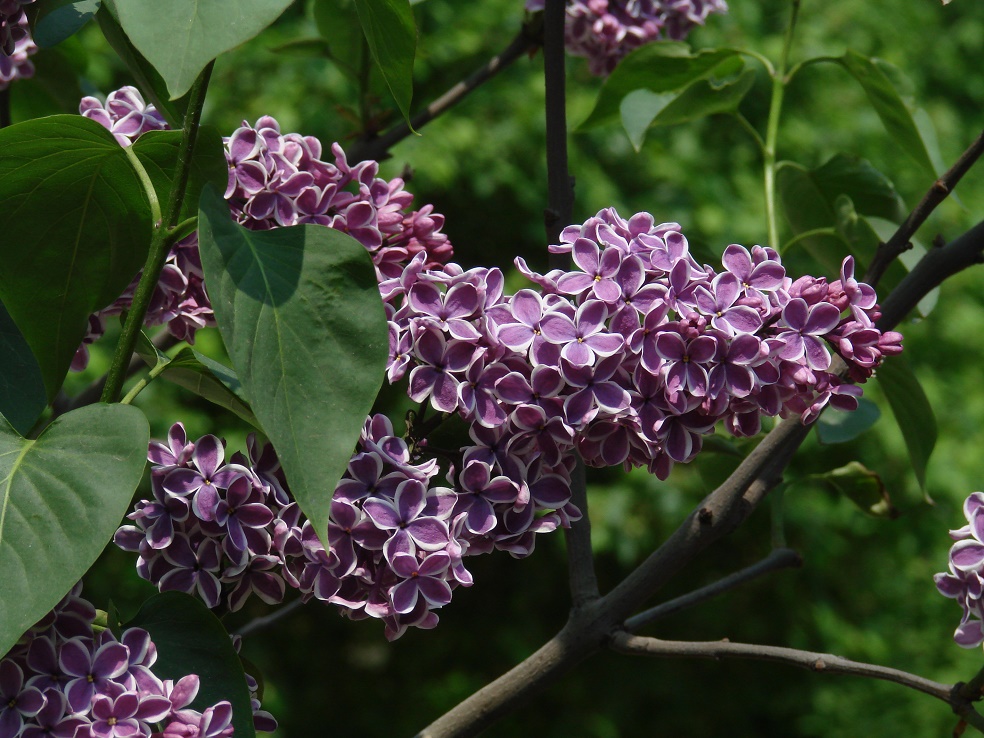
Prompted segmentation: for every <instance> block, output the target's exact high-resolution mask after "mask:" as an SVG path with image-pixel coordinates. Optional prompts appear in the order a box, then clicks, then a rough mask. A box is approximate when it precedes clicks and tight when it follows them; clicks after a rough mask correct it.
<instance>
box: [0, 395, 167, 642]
mask: <svg viewBox="0 0 984 738" xmlns="http://www.w3.org/2000/svg"><path fill="white" fill-rule="evenodd" d="M149 440H150V429H149V427H148V425H147V419H146V418H145V417H144V416H143V413H141V412H140V410H138V409H137V408H135V407H129V406H127V405H90V406H88V407H83V408H80V409H78V410H74V411H72V412H70V413H66V414H65V415H62V416H61V417H59V418H58V419H56V420H55V421H54V422H53V423H52V424H51V425H50V426H48V428H47V429H46V430H45V431H44V433H42V434H41V436H40V437H39V438H38V439H37V440H27V439H24V438H22V437H21V436H20V435H19V434H18V433H17V432H16V431H14V430H13V428H11V427H10V426H9V425H8V424H7V423H6V422H5V421H3V420H2V419H0V480H2V481H0V571H2V572H3V576H2V577H0V654H4V653H6V652H7V651H9V650H10V648H11V647H12V646H13V645H14V643H16V642H17V639H18V638H20V636H21V635H22V634H23V633H24V631H26V630H27V629H28V628H30V627H31V626H32V625H33V624H34V623H35V622H37V620H39V619H40V618H41V617H42V616H44V614H45V613H47V612H48V611H49V610H50V609H51V608H52V607H54V606H55V605H56V604H57V603H58V601H59V600H60V599H61V598H62V597H63V596H64V595H65V593H66V592H68V590H69V589H71V588H72V587H73V586H74V585H75V583H76V582H77V581H78V580H79V578H80V577H81V576H82V575H83V574H84V573H85V572H86V570H87V569H88V568H89V567H90V566H91V565H92V563H93V562H94V561H95V560H96V558H97V557H98V556H99V554H100V553H102V550H103V548H104V547H105V545H106V543H107V542H108V541H109V540H110V538H112V536H113V533H114V531H115V530H116V528H117V527H118V526H119V524H120V520H121V519H122V517H123V515H124V514H125V513H126V510H127V508H128V507H129V505H130V498H131V496H132V494H133V491H134V490H135V489H136V487H137V484H138V483H139V482H140V477H141V476H142V475H143V469H144V464H145V462H146V460H147V444H148V443H149Z"/></svg>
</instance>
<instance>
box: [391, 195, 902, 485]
mask: <svg viewBox="0 0 984 738" xmlns="http://www.w3.org/2000/svg"><path fill="white" fill-rule="evenodd" d="M679 229H680V227H679V225H677V224H675V223H663V224H656V223H655V221H654V219H653V218H652V216H651V215H649V214H648V213H638V214H636V215H634V216H632V217H631V218H630V219H629V220H624V219H623V218H621V217H620V216H619V215H618V214H617V213H616V212H615V211H614V210H612V209H608V210H603V211H601V212H600V213H598V215H597V216H596V217H593V218H590V219H589V220H588V221H587V222H585V223H584V224H583V225H580V226H570V227H568V228H567V229H565V230H564V232H563V234H562V238H561V243H560V244H559V245H556V246H552V247H551V250H552V251H553V252H554V253H569V254H571V256H572V257H573V261H574V264H575V268H574V269H573V270H572V271H569V272H565V271H562V270H555V271H552V272H550V273H548V274H546V275H541V274H537V273H535V272H533V271H532V270H530V269H529V267H527V265H526V264H525V262H523V261H522V260H521V259H517V266H518V268H519V269H520V271H521V272H522V273H523V274H525V275H526V276H527V277H528V278H529V279H530V280H531V281H532V282H534V283H535V284H536V285H537V287H538V289H537V290H532V289H524V290H520V291H519V292H517V293H516V294H515V295H512V296H504V295H503V292H502V282H503V280H502V274H501V273H500V272H499V271H498V270H495V269H491V270H490V269H472V270H469V271H462V270H461V269H460V268H459V267H457V266H456V265H454V264H448V265H446V266H445V267H443V268H442V269H440V270H433V269H431V270H428V269H426V268H424V265H423V263H422V262H421V260H420V259H419V258H417V259H414V260H412V261H411V262H410V264H409V265H408V266H407V268H406V270H405V271H404V273H403V275H402V276H401V277H400V278H399V279H395V280H388V281H386V282H384V283H383V284H381V286H380V287H381V290H382V292H383V297H384V299H385V300H386V302H387V308H388V310H389V315H390V347H391V352H390V354H391V355H390V362H389V367H388V376H389V379H390V381H391V382H393V381H396V380H398V379H399V378H401V377H402V376H403V375H404V374H407V373H408V374H409V383H410V387H409V394H410V397H411V398H412V399H413V400H415V401H418V402H428V401H429V403H430V405H431V406H432V407H433V408H434V409H435V410H438V411H440V412H442V413H458V414H459V415H461V416H462V417H463V418H464V419H465V420H466V421H468V422H469V423H471V424H472V428H473V434H481V435H482V437H483V440H484V441H485V442H486V443H489V445H492V443H493V442H494V443H497V444H498V445H499V446H500V447H501V448H502V449H503V450H504V452H505V455H506V456H511V455H513V454H518V455H519V456H520V458H516V459H512V460H511V461H510V462H509V464H511V465H514V466H517V465H518V466H520V467H523V468H529V467H530V464H531V462H532V461H533V460H534V459H535V460H536V461H537V462H538V463H539V467H538V468H539V469H546V470H548V472H547V473H553V471H552V470H553V469H555V468H556V467H557V465H558V464H564V463H569V458H570V455H571V453H572V452H573V450H574V449H575V448H576V449H577V451H578V453H579V454H580V455H581V456H582V457H583V458H584V460H585V462H586V463H587V464H589V465H592V466H599V467H604V466H613V465H618V464H624V465H626V466H627V467H628V466H631V465H635V466H647V467H648V468H649V469H650V470H651V471H652V472H653V473H655V474H656V475H657V476H659V477H660V478H665V477H666V476H667V474H668V473H669V471H670V468H671V466H672V464H673V462H686V461H689V460H690V459H692V458H693V457H694V456H695V455H696V454H697V453H698V452H699V451H700V449H701V439H702V437H703V436H704V435H706V434H708V433H711V432H713V429H714V427H715V425H716V424H717V423H718V422H723V423H724V426H725V427H726V428H727V430H728V431H729V432H731V433H732V434H734V435H737V436H750V435H755V434H756V433H758V432H759V430H760V428H761V416H763V415H767V416H775V415H782V416H784V417H786V416H790V415H801V416H802V418H803V421H804V422H809V421H812V420H813V419H814V418H816V416H817V415H818V414H819V412H820V411H821V410H822V409H823V407H825V406H826V405H827V404H832V405H834V406H836V407H839V408H842V409H853V408H855V407H856V406H857V399H856V398H857V396H858V395H860V394H861V389H860V388H859V387H857V386H855V385H853V384H849V383H847V382H845V381H843V380H842V379H840V378H839V377H838V376H837V374H835V373H833V372H832V371H830V369H831V365H832V357H831V352H832V351H833V352H834V353H837V354H839V355H840V356H841V358H843V359H844V361H845V362H846V364H847V366H848V371H849V375H850V378H851V379H852V380H853V381H855V382H863V381H864V380H865V379H866V378H867V377H868V376H870V375H871V373H872V371H873V370H874V368H875V367H876V366H877V365H878V363H879V362H880V361H881V358H882V356H883V355H887V354H894V353H898V352H899V351H901V335H900V334H898V333H894V332H886V333H882V332H880V331H879V330H878V329H877V328H875V325H874V321H875V320H876V319H877V318H878V315H879V313H878V309H877V305H876V297H875V293H874V290H872V289H871V287H869V286H868V285H866V284H863V283H859V282H858V281H857V280H856V279H855V278H854V266H853V260H852V259H851V258H848V259H845V261H844V264H843V267H842V269H841V274H840V279H839V280H837V281H835V282H833V283H830V284H828V283H827V281H826V280H825V279H822V278H821V279H815V278H813V277H803V278H801V279H799V280H797V281H795V282H793V281H792V280H791V279H790V278H789V277H787V276H786V272H785V269H784V268H783V266H782V264H781V263H780V259H779V255H778V254H777V253H776V252H775V251H773V250H772V249H767V248H761V247H754V248H753V249H752V250H751V251H749V250H747V249H745V248H744V247H742V246H739V245H734V244H733V245H731V246H729V247H728V248H727V249H726V250H725V252H724V255H723V257H722V261H723V266H724V270H723V271H721V272H720V273H718V272H716V271H715V270H714V269H713V268H712V267H710V266H707V265H703V266H702V265H700V264H699V263H698V262H697V261H696V260H695V259H694V258H693V257H692V256H691V255H690V252H689V247H688V244H687V239H686V238H685V237H684V236H683V234H682V233H680V230H679ZM485 439H488V440H485ZM493 439H494V440H493ZM531 449H532V451H531ZM530 453H532V454H533V455H532V456H530V455H529V454H530ZM524 454H525V455H524ZM500 473H504V474H506V476H508V477H510V478H511V479H513V480H514V481H515V482H516V483H517V484H521V483H523V481H529V482H530V483H532V480H523V479H520V478H518V477H516V476H514V475H513V474H511V473H510V472H509V471H508V470H507V469H506V468H505V467H503V468H502V470H501V472H500ZM561 504H562V503H561Z"/></svg>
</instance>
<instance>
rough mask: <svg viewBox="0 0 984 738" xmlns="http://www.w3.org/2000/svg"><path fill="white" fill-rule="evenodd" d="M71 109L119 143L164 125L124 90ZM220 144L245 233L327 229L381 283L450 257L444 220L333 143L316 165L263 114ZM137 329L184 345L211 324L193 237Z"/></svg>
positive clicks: (315, 158) (78, 365) (102, 315)
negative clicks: (423, 258)
mask: <svg viewBox="0 0 984 738" xmlns="http://www.w3.org/2000/svg"><path fill="white" fill-rule="evenodd" d="M80 112H81V113H82V115H84V116H86V117H87V118H91V119H92V120H95V121H96V122H98V123H100V124H101V125H103V126H104V127H105V128H106V129H108V130H109V131H111V132H112V133H113V135H114V136H115V137H116V139H117V141H119V142H120V144H121V145H123V146H129V145H131V144H132V142H133V141H135V140H136V139H137V138H138V137H139V136H141V135H142V134H143V133H146V132H147V131H153V130H162V129H166V128H167V127H168V126H167V123H166V122H165V121H164V119H163V117H161V115H160V113H158V112H157V110H156V109H155V108H154V106H153V105H149V104H147V103H145V102H144V100H143V98H142V97H141V96H140V93H139V92H138V91H137V90H136V89H135V88H133V87H123V88H121V89H120V90H117V91H115V92H112V93H110V95H109V96H108V98H107V99H106V104H105V105H103V104H102V103H100V102H99V100H97V99H96V98H94V97H87V98H84V99H83V100H82V102H81V105H80ZM225 144H226V159H227V161H228V164H229V184H228V189H227V191H226V198H227V199H228V200H229V206H230V209H231V211H232V213H233V216H234V217H235V218H236V219H237V220H238V221H239V222H240V223H242V224H243V225H244V226H246V227H247V228H252V229H254V230H268V229H271V228H279V227H282V226H287V225H296V224H299V223H317V224H321V225H327V226H329V227H331V228H335V229H337V230H340V231H342V232H344V233H348V234H350V235H351V236H352V237H353V238H355V239H356V240H358V241H359V242H360V243H361V244H362V245H363V246H365V247H366V249H367V250H368V251H369V252H370V253H371V254H372V256H373V261H374V262H375V264H376V269H377V271H378V273H379V275H380V278H381V279H382V278H383V276H384V275H385V276H388V277H392V276H396V275H398V274H399V273H400V271H402V263H404V262H406V260H407V259H408V258H410V257H412V256H415V255H416V254H418V253H425V254H426V255H427V263H428V264H430V265H434V266H436V265H439V264H440V263H442V262H444V261H446V260H447V259H448V258H449V256H450V254H451V245H450V243H448V239H447V236H446V235H445V234H443V233H441V228H442V227H443V225H444V216H442V215H439V214H437V213H434V212H433V207H432V206H430V205H426V206H424V207H422V208H421V209H420V210H413V211H411V210H409V208H410V204H411V201H412V200H413V195H412V194H410V193H409V192H406V191H405V190H404V189H403V186H404V182H403V180H402V179H399V178H397V179H393V180H391V181H388V182H387V181H386V180H384V179H380V178H379V177H377V174H378V171H379V165H378V164H377V163H376V162H374V161H364V162H361V163H360V164H357V165H355V166H350V165H349V164H348V162H347V161H346V159H345V153H344V152H343V151H342V149H341V147H340V146H339V145H338V144H337V143H336V144H333V145H332V147H331V151H332V161H323V160H322V159H321V155H322V146H321V142H320V141H318V139H316V138H314V137H312V136H301V135H299V134H296V133H287V134H282V133H281V132H280V126H279V124H278V123H277V121H276V120H274V119H273V118H271V117H269V116H264V117H263V118H260V120H259V121H257V124H256V126H255V128H254V127H251V126H249V125H248V124H246V123H245V122H244V123H243V126H242V127H240V128H238V129H237V130H236V131H235V132H234V133H233V135H232V136H230V137H229V138H228V139H226V140H225ZM139 279H140V275H139V274H137V276H136V277H134V280H133V282H132V283H131V284H130V285H129V287H127V289H126V291H125V292H124V293H123V294H122V295H121V296H120V297H119V299H117V300H116V302H114V303H113V304H112V305H110V306H109V307H107V308H105V309H103V310H101V311H99V312H98V313H96V314H94V315H93V316H92V318H91V319H90V326H89V331H88V333H87V335H86V336H85V338H84V339H83V342H82V345H80V346H79V349H78V351H77V352H76V355H75V360H74V361H73V364H72V368H73V369H75V370H80V369H83V368H85V366H86V365H87V363H88V345H89V344H91V343H92V342H93V341H95V340H97V339H98V338H99V337H100V336H102V334H103V332H104V330H105V320H106V318H107V317H110V316H113V315H118V314H120V313H121V312H123V311H125V310H128V309H129V308H130V305H131V304H132V301H133V293H134V291H135V289H136V285H137V283H138V282H139ZM145 324H146V325H148V326H156V325H166V326H167V330H168V331H169V332H170V333H171V334H172V335H173V336H175V337H176V338H178V339H179V340H183V341H188V342H189V343H194V338H195V333H196V331H198V330H199V329H200V328H203V327H205V326H213V325H215V318H214V315H213V313H212V306H211V303H210V302H209V299H208V295H207V293H206V291H205V286H204V282H203V273H202V266H201V259H200V256H199V253H198V233H197V232H195V233H192V234H191V235H189V236H187V237H186V238H184V239H182V240H181V241H179V242H177V243H176V244H175V245H174V246H173V247H172V249H171V252H170V254H169V255H168V257H167V261H166V262H165V265H164V270H163V272H162V273H161V278H160V280H159V281H158V284H157V288H156V289H155V291H154V294H153V297H152V299H151V304H150V307H149V309H148V311H147V316H146V318H145Z"/></svg>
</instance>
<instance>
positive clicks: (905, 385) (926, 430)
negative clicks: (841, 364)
mask: <svg viewBox="0 0 984 738" xmlns="http://www.w3.org/2000/svg"><path fill="white" fill-rule="evenodd" d="M875 377H876V379H877V380H878V384H879V385H880V386H881V388H882V391H883V392H884V393H885V398H886V399H887V400H888V404H889V406H890V407H891V408H892V414H893V415H895V422H896V423H898V425H899V430H901V431H902V437H903V438H904V439H905V445H906V448H907V449H908V451H909V461H910V462H911V463H912V469H913V471H914V472H915V473H916V479H918V480H919V486H920V487H921V488H922V490H923V493H925V492H926V465H927V464H928V463H929V457H930V455H931V454H932V453H933V447H934V446H935V445H936V416H935V415H934V414H933V407H932V405H930V404H929V400H928V399H927V398H926V393H925V392H923V388H922V385H921V384H919V380H918V379H917V378H916V375H915V374H913V373H912V369H910V368H909V365H908V364H906V363H905V360H904V359H903V358H902V357H900V356H893V357H891V358H889V359H888V360H886V361H885V363H884V364H882V365H881V366H880V367H878V371H877V372H876V374H875Z"/></svg>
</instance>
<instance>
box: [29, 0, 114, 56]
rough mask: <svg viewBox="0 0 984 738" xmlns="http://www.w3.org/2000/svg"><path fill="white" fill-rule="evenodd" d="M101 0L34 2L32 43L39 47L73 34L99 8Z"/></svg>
mask: <svg viewBox="0 0 984 738" xmlns="http://www.w3.org/2000/svg"><path fill="white" fill-rule="evenodd" d="M101 4H102V1H101V0H45V1H44V2H43V3H36V4H35V7H36V8H37V15H36V17H35V18H34V21H33V23H32V36H33V37H34V43H36V44H37V45H38V46H40V47H41V48H46V47H49V46H55V45H56V44H60V43H61V42H62V41H64V40H65V39H66V38H68V37H69V36H72V35H73V34H75V32H76V31H78V30H79V29H80V28H82V26H84V25H85V24H86V23H88V22H89V20H90V19H91V18H92V17H93V16H94V15H95V14H96V11H98V10H99V6H100V5H101Z"/></svg>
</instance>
